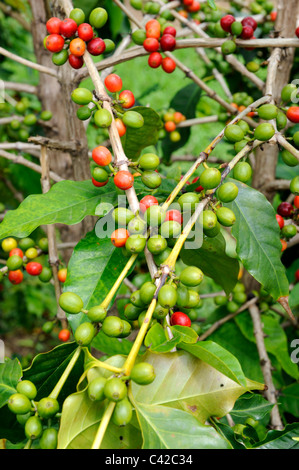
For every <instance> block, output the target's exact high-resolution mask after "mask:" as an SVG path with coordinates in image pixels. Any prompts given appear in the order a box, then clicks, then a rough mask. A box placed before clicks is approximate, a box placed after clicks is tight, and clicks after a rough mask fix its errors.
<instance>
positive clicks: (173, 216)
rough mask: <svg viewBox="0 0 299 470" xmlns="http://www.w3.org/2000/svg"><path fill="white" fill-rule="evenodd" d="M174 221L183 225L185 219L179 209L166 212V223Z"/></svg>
mask: <svg viewBox="0 0 299 470" xmlns="http://www.w3.org/2000/svg"><path fill="white" fill-rule="evenodd" d="M171 220H173V221H174V222H178V223H179V224H182V223H183V217H182V214H181V212H180V211H178V210H177V209H171V210H169V211H167V212H166V217H165V222H167V221H171Z"/></svg>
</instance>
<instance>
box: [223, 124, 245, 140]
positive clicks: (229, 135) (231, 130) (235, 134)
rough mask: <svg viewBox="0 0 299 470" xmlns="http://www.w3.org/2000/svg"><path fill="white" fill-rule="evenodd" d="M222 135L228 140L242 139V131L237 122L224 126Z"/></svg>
mask: <svg viewBox="0 0 299 470" xmlns="http://www.w3.org/2000/svg"><path fill="white" fill-rule="evenodd" d="M224 136H225V137H226V139H227V140H228V141H229V142H234V143H235V142H240V140H243V139H244V131H243V129H242V128H241V127H240V126H238V125H237V124H230V125H228V126H227V127H226V129H225V131H224Z"/></svg>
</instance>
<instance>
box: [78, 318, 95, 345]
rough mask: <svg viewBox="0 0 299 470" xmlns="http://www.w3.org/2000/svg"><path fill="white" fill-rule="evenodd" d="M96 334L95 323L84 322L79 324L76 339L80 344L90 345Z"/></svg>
mask: <svg viewBox="0 0 299 470" xmlns="http://www.w3.org/2000/svg"><path fill="white" fill-rule="evenodd" d="M95 334H96V328H95V326H94V325H93V323H90V322H84V323H81V325H79V326H78V327H77V329H76V331H75V335H74V337H75V341H76V342H77V343H78V344H79V346H88V345H89V344H90V343H91V342H92V340H93V338H94V336H95Z"/></svg>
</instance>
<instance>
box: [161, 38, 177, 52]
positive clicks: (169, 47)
mask: <svg viewBox="0 0 299 470" xmlns="http://www.w3.org/2000/svg"><path fill="white" fill-rule="evenodd" d="M160 46H161V49H162V51H173V50H174V49H175V46H176V40H175V37H173V36H172V35H171V34H163V36H162V37H161V39H160Z"/></svg>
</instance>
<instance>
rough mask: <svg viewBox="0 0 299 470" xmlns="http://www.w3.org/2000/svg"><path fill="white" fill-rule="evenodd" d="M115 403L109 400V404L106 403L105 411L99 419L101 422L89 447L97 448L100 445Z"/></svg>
mask: <svg viewBox="0 0 299 470" xmlns="http://www.w3.org/2000/svg"><path fill="white" fill-rule="evenodd" d="M115 405H116V403H115V402H114V401H110V402H109V404H108V406H107V408H106V410H105V413H104V415H103V417H102V419H101V424H100V426H99V429H98V431H97V434H96V437H95V439H94V441H93V444H92V447H91V448H92V449H99V448H100V447H101V444H102V441H103V439H104V436H105V432H106V430H107V427H108V425H109V422H110V419H111V416H112V414H113V411H114V408H115Z"/></svg>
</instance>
